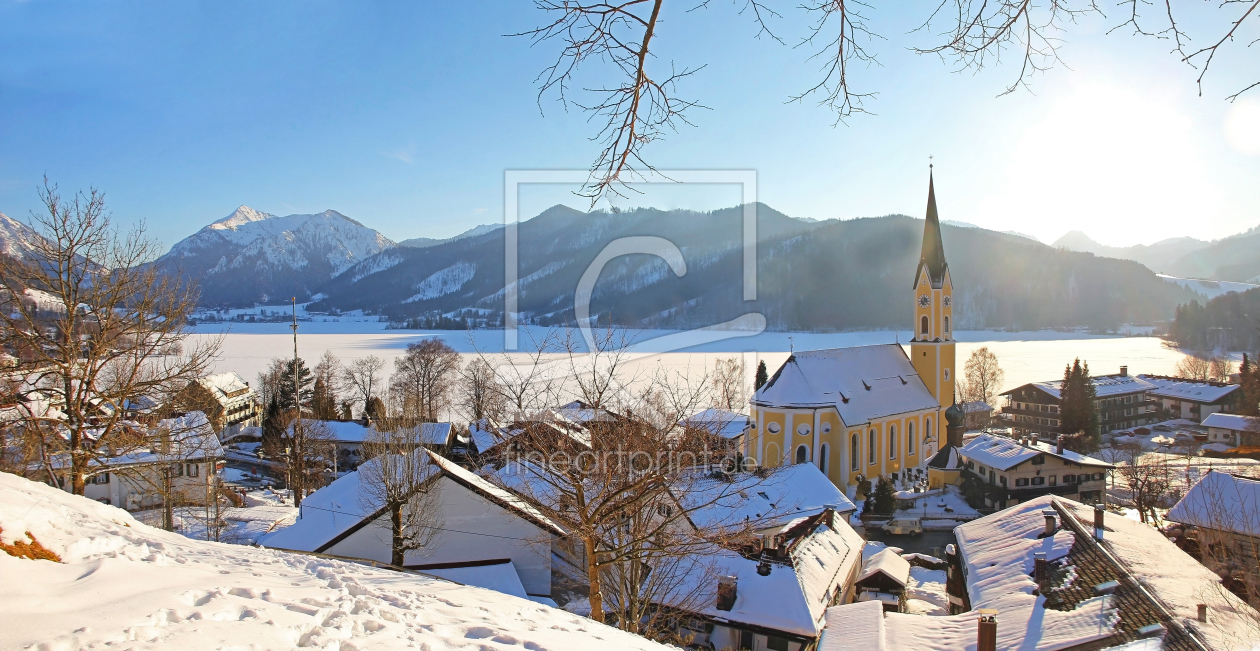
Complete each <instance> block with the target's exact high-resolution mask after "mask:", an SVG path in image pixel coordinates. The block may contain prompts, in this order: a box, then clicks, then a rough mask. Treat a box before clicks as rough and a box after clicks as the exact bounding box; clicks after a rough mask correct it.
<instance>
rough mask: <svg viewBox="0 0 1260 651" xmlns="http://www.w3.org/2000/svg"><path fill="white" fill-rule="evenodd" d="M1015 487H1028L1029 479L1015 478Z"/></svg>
mask: <svg viewBox="0 0 1260 651" xmlns="http://www.w3.org/2000/svg"><path fill="white" fill-rule="evenodd" d="M1015 485H1016V486H1027V485H1028V478H1027V477H1016V478H1015Z"/></svg>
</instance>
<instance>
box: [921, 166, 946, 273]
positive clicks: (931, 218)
mask: <svg viewBox="0 0 1260 651" xmlns="http://www.w3.org/2000/svg"><path fill="white" fill-rule="evenodd" d="M924 264H926V265H927V268H928V280H929V281H930V282H931V283H932V284H933V285H940V283H941V282H942V281H943V280H944V278H945V246H944V245H943V244H941V222H940V218H939V217H937V215H936V188H935V187H934V183H933V179H932V167H931V165H929V166H928V203H927V218H926V219H925V220H924V223H923V252H922V254H921V255H920V256H919V268H920V269H922V268H923V265H924ZM915 282H918V278H915Z"/></svg>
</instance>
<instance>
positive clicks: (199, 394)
mask: <svg viewBox="0 0 1260 651" xmlns="http://www.w3.org/2000/svg"><path fill="white" fill-rule="evenodd" d="M176 402H177V403H178V404H180V405H181V406H183V407H187V408H188V409H195V410H197V411H201V412H202V413H204V414H205V415H206V417H207V418H208V419H210V425H211V426H212V427H214V431H216V432H218V433H219V437H220V439H221V440H224V441H227V440H229V439H231V438H232V437H233V436H235V435H237V434H239V433H240V431H241V429H242V428H245V427H256V426H257V425H258V424H259V411H258V394H257V393H256V392H255V391H254V390H253V389H252V388H250V386H249V382H246V381H245V380H243V379H241V376H239V375H237V374H236V373H235V372H233V371H228V372H227V373H220V374H218V375H208V376H206V377H203V378H198V379H197V380H195V381H193V382H190V383H189V384H188V387H187V388H186V389H184V391H183V392H182V393H181V394H180V396H179V397H178V398H177V399H176Z"/></svg>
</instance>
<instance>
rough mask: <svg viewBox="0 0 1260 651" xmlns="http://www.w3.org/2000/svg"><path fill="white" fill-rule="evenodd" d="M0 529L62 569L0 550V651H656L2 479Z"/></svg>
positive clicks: (442, 586) (446, 587) (485, 595)
mask: <svg viewBox="0 0 1260 651" xmlns="http://www.w3.org/2000/svg"><path fill="white" fill-rule="evenodd" d="M0 527H2V528H3V529H4V536H5V537H6V539H8V538H11V537H12V536H13V535H14V534H16V535H21V534H22V532H25V531H30V532H31V533H32V534H33V535H34V536H35V537H36V538H37V539H38V540H39V541H40V542H42V543H43V544H44V545H45V546H47V547H48V548H49V549H52V550H53V551H55V552H56V553H58V554H59V555H60V556H61V558H62V559H63V560H64V561H65V562H64V563H52V562H49V561H31V560H24V559H17V558H12V557H10V556H7V555H4V554H0V576H3V577H4V590H2V591H0V612H4V613H5V624H4V626H2V627H0V648H5V649H18V648H26V647H31V646H35V645H40V648H85V647H91V648H96V647H102V646H106V645H118V644H122V645H126V646H133V645H134V644H135V643H137V642H139V643H141V644H143V645H146V646H147V645H152V644H162V645H164V646H169V647H170V648H175V649H193V650H200V649H220V648H246V647H248V648H281V647H307V646H310V647H321V648H325V649H339V650H340V651H350V650H357V649H368V648H371V649H392V648H403V647H416V648H428V649H434V650H437V649H454V648H459V649H468V648H482V649H512V648H525V649H550V650H553V651H555V650H560V649H580V650H582V651H588V650H589V649H605V648H617V649H664V648H665V647H662V646H660V645H657V644H655V643H652V642H649V641H647V640H644V639H642V638H639V637H636V636H633V635H630V634H627V633H623V632H621V631H618V630H615V629H613V628H610V627H607V626H603V625H601V624H597V623H595V622H592V621H590V620H587V619H583V618H581V617H578V616H575V615H572V614H569V613H566V612H563V611H561V610H557V609H554V608H548V607H546V606H542V605H539V604H536V603H534V602H531V601H528V600H525V599H520V598H517V597H512V596H508V595H504V594H500V593H497V592H492V591H489V590H483V589H480V588H472V587H467V586H461V585H458V584H455V583H450V582H446V581H442V580H440V579H436V578H428V577H421V576H417V575H411V574H401V573H396V572H390V571H386V570H377V569H373V568H370V567H366V566H363V565H357V564H352V563H346V562H340V561H334V560H330V559H322V558H316V557H310V556H302V555H297V554H286V553H281V552H275V551H270V550H261V549H255V548H250V547H240V546H233V545H225V544H217V543H208V542H200V541H195V540H189V539H186V538H184V537H182V536H180V535H178V534H174V533H169V532H165V531H161V530H158V529H154V528H151V527H148V526H146V525H144V524H141V523H140V522H139V521H137V520H135V519H134V518H132V517H131V516H130V515H128V514H127V513H126V512H125V511H122V510H121V509H117V508H114V507H110V506H105V505H102V504H98V503H96V502H92V501H90V500H87V499H84V498H81V497H75V496H73V495H69V494H67V493H64V492H62V491H58V490H55V489H52V488H50V487H48V486H44V485H41V484H35V483H33V482H30V481H27V480H25V479H21V478H19V477H16V476H14V475H9V474H4V473H0Z"/></svg>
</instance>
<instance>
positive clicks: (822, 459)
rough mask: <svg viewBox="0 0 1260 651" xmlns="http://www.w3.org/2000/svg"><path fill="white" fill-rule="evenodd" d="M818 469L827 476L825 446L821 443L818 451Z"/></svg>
mask: <svg viewBox="0 0 1260 651" xmlns="http://www.w3.org/2000/svg"><path fill="white" fill-rule="evenodd" d="M818 469H819V470H821V471H822V473H823V474H824V475H825V474H827V444H826V443H823V444H822V447H821V448H819V449H818Z"/></svg>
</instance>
